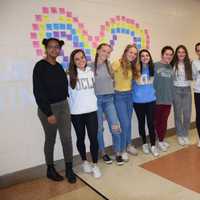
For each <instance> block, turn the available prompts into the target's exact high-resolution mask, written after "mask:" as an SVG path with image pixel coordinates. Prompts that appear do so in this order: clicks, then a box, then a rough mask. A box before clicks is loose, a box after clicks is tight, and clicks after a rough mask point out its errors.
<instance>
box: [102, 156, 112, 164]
mask: <svg viewBox="0 0 200 200" xmlns="http://www.w3.org/2000/svg"><path fill="white" fill-rule="evenodd" d="M103 161H104V162H105V163H106V164H111V163H112V160H111V158H110V157H109V156H108V155H107V154H105V155H104V156H103Z"/></svg>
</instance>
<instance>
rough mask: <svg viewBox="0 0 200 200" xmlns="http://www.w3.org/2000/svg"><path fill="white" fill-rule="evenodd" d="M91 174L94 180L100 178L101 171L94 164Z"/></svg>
mask: <svg viewBox="0 0 200 200" xmlns="http://www.w3.org/2000/svg"><path fill="white" fill-rule="evenodd" d="M92 174H93V176H94V178H100V177H101V171H100V169H99V167H98V166H97V165H96V164H94V165H93V166H92Z"/></svg>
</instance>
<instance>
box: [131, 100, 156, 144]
mask: <svg viewBox="0 0 200 200" xmlns="http://www.w3.org/2000/svg"><path fill="white" fill-rule="evenodd" d="M133 107H134V109H135V112H136V116H137V119H138V127H139V134H140V136H141V138H142V142H143V144H146V143H147V139H146V131H145V118H146V119H147V125H148V129H149V137H150V143H151V146H154V145H155V130H154V110H155V101H153V102H149V103H134V104H133Z"/></svg>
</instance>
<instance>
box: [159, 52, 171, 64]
mask: <svg viewBox="0 0 200 200" xmlns="http://www.w3.org/2000/svg"><path fill="white" fill-rule="evenodd" d="M161 58H162V62H163V63H164V64H170V63H171V61H172V58H173V51H172V50H170V49H167V50H165V52H164V53H163V55H162V56H161Z"/></svg>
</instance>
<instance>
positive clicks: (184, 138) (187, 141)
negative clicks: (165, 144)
mask: <svg viewBox="0 0 200 200" xmlns="http://www.w3.org/2000/svg"><path fill="white" fill-rule="evenodd" d="M183 140H184V142H185V144H186V145H189V144H190V140H189V138H188V137H183Z"/></svg>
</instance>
